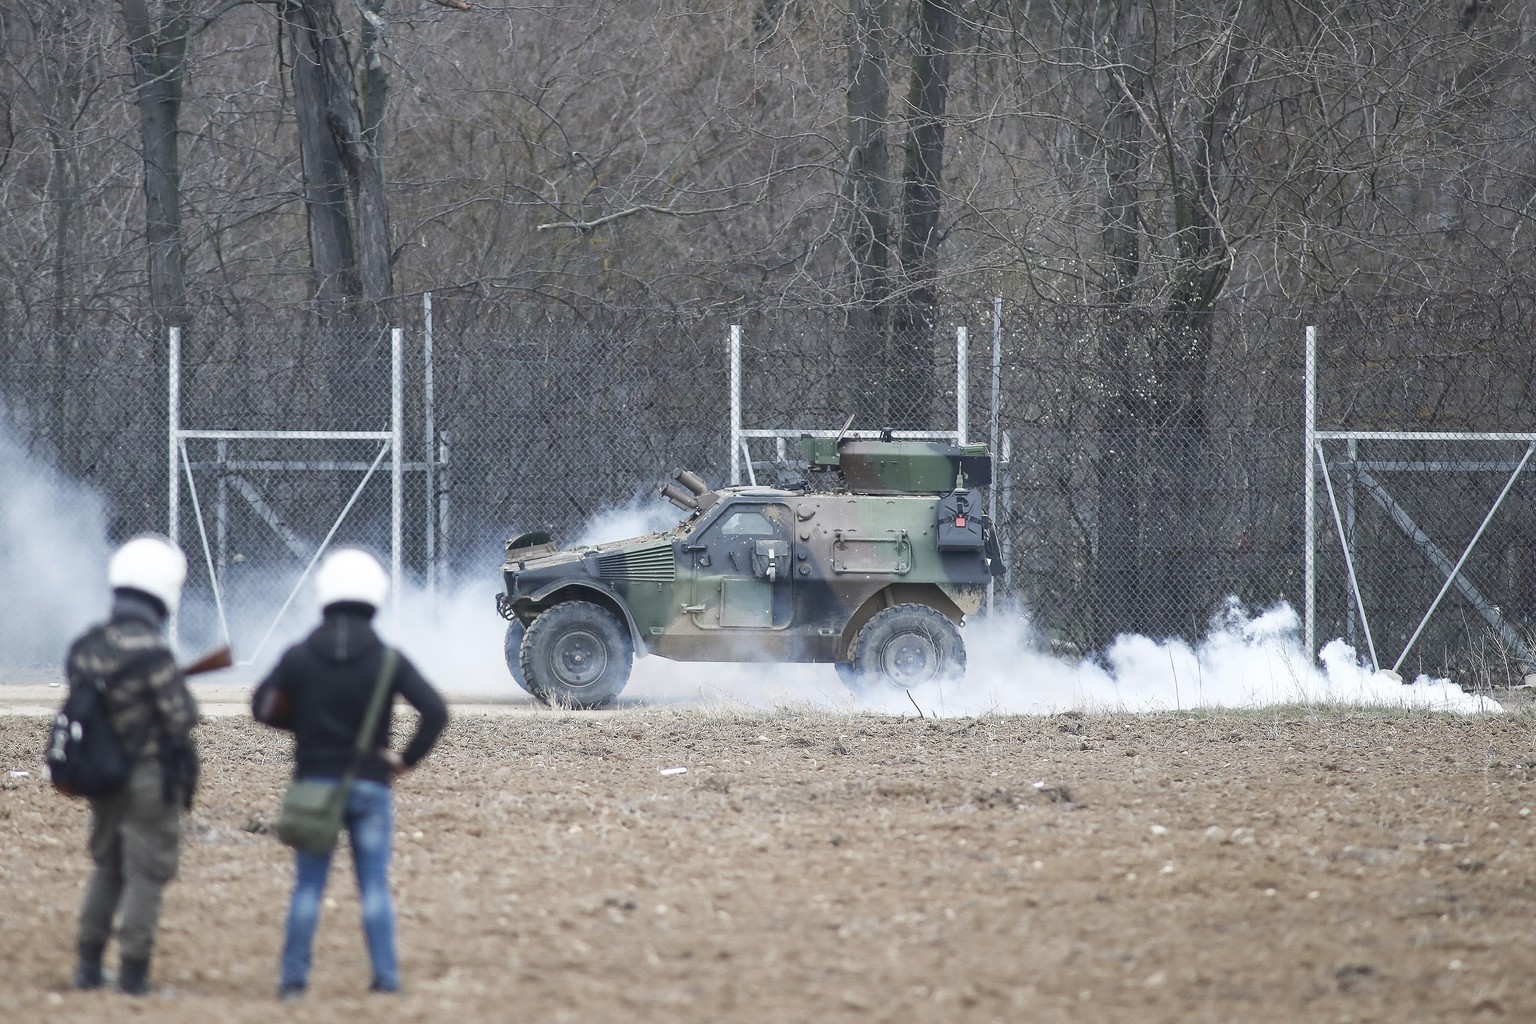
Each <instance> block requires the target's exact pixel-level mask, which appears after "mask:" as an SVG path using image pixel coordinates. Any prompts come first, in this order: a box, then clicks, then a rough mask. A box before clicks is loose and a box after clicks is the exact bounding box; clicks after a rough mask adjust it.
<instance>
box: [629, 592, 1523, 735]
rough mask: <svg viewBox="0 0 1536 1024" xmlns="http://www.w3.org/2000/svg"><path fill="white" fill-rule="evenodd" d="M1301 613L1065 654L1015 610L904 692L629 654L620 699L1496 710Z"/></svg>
mask: <svg viewBox="0 0 1536 1024" xmlns="http://www.w3.org/2000/svg"><path fill="white" fill-rule="evenodd" d="M1300 632H1301V631H1300V620H1299V618H1298V616H1297V614H1296V612H1295V611H1294V610H1293V609H1292V608H1291V607H1290V606H1288V605H1284V604H1281V605H1277V606H1275V607H1273V608H1271V609H1269V610H1267V611H1265V612H1263V613H1261V614H1258V615H1253V614H1250V613H1249V612H1247V611H1246V610H1245V609H1244V608H1243V607H1242V606H1241V605H1240V604H1238V603H1237V602H1236V601H1235V600H1233V601H1230V602H1229V603H1228V606H1227V608H1226V611H1225V612H1224V614H1223V615H1221V616H1219V617H1218V619H1217V620H1216V621H1215V622H1213V623H1212V625H1211V629H1210V630H1209V632H1208V633H1207V634H1206V636H1205V638H1204V639H1203V640H1202V641H1201V642H1200V643H1199V644H1198V645H1196V646H1195V647H1190V646H1189V645H1188V644H1186V643H1185V642H1183V641H1182V640H1152V639H1149V638H1147V637H1144V636H1122V637H1120V638H1119V639H1118V640H1116V641H1115V642H1114V643H1113V644H1112V645H1111V646H1110V647H1109V649H1108V650H1107V651H1105V652H1104V654H1103V655H1102V657H1100V658H1097V659H1094V658H1090V659H1083V660H1078V661H1072V660H1067V659H1064V658H1061V657H1058V656H1056V655H1054V654H1052V653H1051V652H1050V651H1049V650H1048V647H1047V645H1046V644H1045V642H1044V641H1043V640H1041V639H1040V637H1039V635H1038V633H1037V632H1036V631H1035V630H1034V629H1033V628H1032V627H1031V626H1030V624H1029V621H1028V618H1027V617H1026V616H1024V615H1023V614H1021V613H1019V612H1017V611H1005V612H1000V613H999V614H997V615H995V616H992V617H981V618H977V619H975V620H973V621H972V622H971V623H970V624H969V625H967V627H966V628H965V631H964V634H963V635H964V637H965V640H966V648H967V662H968V665H967V671H966V674H965V677H964V678H963V679H959V680H946V681H943V682H935V683H930V684H926V685H923V686H919V687H914V688H913V689H912V690H911V691H910V692H908V691H904V690H892V691H889V692H886V693H882V694H878V695H873V696H864V697H860V698H858V699H855V698H854V697H852V695H850V694H849V693H848V692H847V691H846V690H844V689H843V687H842V686H841V684H840V683H839V682H838V680H837V677H836V675H835V674H834V673H833V671H832V669H831V667H830V666H824V665H823V666H817V665H798V666H774V667H773V668H771V669H762V668H758V667H753V666H739V665H738V666H728V667H727V666H717V665H707V666H700V665H677V664H674V663H670V662H664V661H661V660H660V659H655V658H647V659H644V660H642V661H640V662H638V663H637V665H636V672H635V678H634V680H633V681H632V682H631V683H630V686H629V688H628V689H626V691H625V696H626V697H636V696H641V697H643V698H648V699H652V700H658V701H665V700H676V699H679V697H680V696H682V695H690V696H692V697H694V698H695V699H709V700H715V701H724V702H730V703H739V704H742V705H745V706H749V707H775V706H782V705H793V704H803V705H808V706H812V707H819V708H826V709H829V710H835V709H859V710H868V711H878V712H884V713H888V714H899V715H915V714H917V713H919V711H921V713H922V714H924V715H928V716H937V717H957V716H976V715H986V714H994V715H997V714H1023V715H1048V714H1056V713H1059V712H1062V711H1073V710H1078V711H1088V712H1153V711H1173V710H1185V711H1188V710H1193V709H1197V708H1260V707H1272V706H1279V705H1311V706H1348V707H1360V706H1365V707H1390V708H1421V709H1426V710H1434V711H1448V712H1455V713H1460V714H1475V713H1479V712H1490V713H1497V712H1499V711H1501V710H1502V709H1501V708H1500V706H1499V704H1498V703H1497V702H1496V701H1494V700H1492V699H1490V698H1488V697H1485V696H1481V695H1478V694H1470V693H1466V692H1465V691H1463V690H1462V689H1461V688H1460V687H1459V686H1457V685H1455V684H1454V683H1452V682H1451V681H1450V680H1447V679H1434V678H1430V677H1427V676H1420V677H1418V678H1417V679H1416V680H1414V681H1413V682H1412V683H1409V684H1404V683H1403V682H1399V681H1398V680H1397V679H1396V678H1395V677H1392V676H1389V675H1385V674H1378V673H1376V672H1375V671H1374V670H1373V669H1372V668H1370V667H1369V666H1367V665H1364V664H1362V663H1361V661H1360V659H1359V657H1358V656H1357V655H1356V653H1355V651H1354V650H1353V649H1352V648H1351V647H1350V646H1349V645H1348V644H1346V643H1345V642H1344V641H1342V640H1334V641H1331V642H1330V643H1328V644H1327V645H1325V646H1324V647H1323V649H1322V651H1321V654H1320V660H1321V664H1317V663H1315V662H1314V660H1313V659H1312V658H1309V657H1308V656H1307V655H1306V653H1305V651H1304V650H1303V648H1302V644H1301V638H1300Z"/></svg>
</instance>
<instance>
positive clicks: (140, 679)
mask: <svg viewBox="0 0 1536 1024" xmlns="http://www.w3.org/2000/svg"><path fill="white" fill-rule="evenodd" d="M65 672H66V674H67V675H68V677H69V686H70V689H71V690H73V689H74V688H75V687H76V686H81V685H90V684H91V683H92V682H93V681H94V680H95V679H97V678H102V679H105V680H106V682H107V705H108V707H109V708H110V709H111V713H112V724H113V726H114V727H115V728H116V729H117V734H118V736H120V737H121V738H122V741H123V746H124V747H126V748H127V749H128V750H129V751H130V752H131V753H132V754H133V755H134V757H135V758H136V759H143V758H148V757H155V756H157V755H158V754H159V753H160V749H161V744H162V741H163V740H166V739H170V740H172V741H179V740H185V739H187V738H188V737H189V736H190V734H191V732H192V727H193V726H194V725H196V724H197V702H196V701H195V700H194V699H193V698H192V694H191V693H190V692H189V691H188V690H187V682H186V678H185V677H184V676H183V675H182V674H181V668H180V667H179V666H178V665H177V664H176V659H175V656H174V655H173V654H172V653H171V648H170V645H169V644H167V643H166V640H165V637H163V636H162V635H161V634H160V631H159V630H158V629H156V628H155V627H154V626H152V625H151V624H150V623H148V622H145V621H144V620H143V619H139V618H128V617H115V618H113V619H112V620H111V621H109V622H106V623H104V624H102V625H99V626H95V627H93V628H91V629H90V630H87V631H86V633H85V634H84V635H82V636H81V637H80V638H79V639H78V640H76V641H75V643H74V645H73V646H72V647H70V649H69V656H68V658H67V659H66V660H65Z"/></svg>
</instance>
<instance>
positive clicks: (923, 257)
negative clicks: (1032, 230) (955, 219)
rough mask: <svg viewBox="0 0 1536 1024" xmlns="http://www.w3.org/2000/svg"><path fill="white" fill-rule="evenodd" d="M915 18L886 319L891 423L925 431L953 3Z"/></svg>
mask: <svg viewBox="0 0 1536 1024" xmlns="http://www.w3.org/2000/svg"><path fill="white" fill-rule="evenodd" d="M916 18H917V45H916V48H915V50H914V52H913V54H912V72H911V81H910V85H909V87H908V93H907V119H908V124H907V140H906V159H905V166H904V169H903V172H902V194H901V235H900V241H899V243H898V246H897V253H898V255H899V257H900V260H901V270H900V281H901V290H900V293H899V295H898V296H897V299H896V310H895V316H894V318H893V320H892V359H893V362H894V363H895V370H894V373H893V377H894V378H895V379H896V380H897V381H899V382H900V383H901V390H902V392H903V402H902V403H901V405H900V406H898V407H897V408H894V409H893V410H892V416H891V419H890V425H891V426H893V427H909V428H915V429H927V428H928V427H929V425H930V424H929V417H930V415H931V414H932V412H933V404H934V398H935V390H936V385H937V380H936V372H937V371H936V368H935V366H934V350H933V346H934V329H935V327H936V326H937V316H938V310H939V295H938V280H937V277H938V275H937V262H938V251H939V243H940V241H941V239H942V233H941V231H940V227H939V214H940V211H941V210H942V209H943V197H944V130H945V125H946V122H945V111H946V107H947V105H948V100H949V71H950V58H951V55H952V53H953V51H954V48H955V27H956V21H957V14H956V11H955V5H954V2H953V0H919V3H918V5H917V11H916Z"/></svg>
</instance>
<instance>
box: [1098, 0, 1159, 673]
mask: <svg viewBox="0 0 1536 1024" xmlns="http://www.w3.org/2000/svg"><path fill="white" fill-rule="evenodd" d="M1143 17H1144V10H1143V8H1142V6H1141V2H1140V0H1121V2H1120V6H1119V9H1118V11H1117V12H1116V16H1115V24H1114V28H1113V30H1112V34H1111V40H1112V42H1113V43H1114V46H1115V51H1114V53H1113V54H1112V57H1114V58H1118V61H1119V64H1120V68H1121V70H1120V72H1119V77H1117V78H1114V80H1112V81H1111V82H1110V83H1108V90H1109V96H1108V103H1107V105H1106V111H1105V133H1104V137H1105V140H1106V147H1105V154H1104V156H1105V171H1106V175H1105V176H1106V189H1105V194H1104V199H1103V204H1104V206H1103V216H1102V228H1101V233H1100V248H1101V250H1102V253H1103V256H1104V262H1105V267H1104V276H1103V278H1102V281H1101V284H1100V298H1101V300H1102V301H1103V303H1104V305H1105V307H1106V309H1105V315H1104V321H1103V325H1102V331H1103V336H1102V341H1101V346H1102V347H1101V349H1100V352H1101V356H1102V359H1103V366H1104V371H1103V372H1104V376H1105V387H1106V389H1107V392H1108V398H1107V399H1106V401H1105V402H1104V405H1103V406H1102V408H1101V409H1100V410H1099V429H1098V435H1099V438H1098V455H1097V458H1096V460H1095V463H1094V465H1095V469H1096V470H1097V476H1098V545H1097V550H1096V551H1095V552H1094V560H1093V570H1092V586H1091V587H1090V591H1089V592H1090V601H1091V605H1092V627H1091V629H1092V636H1093V640H1094V643H1095V644H1097V645H1105V644H1108V643H1109V642H1110V641H1112V640H1113V639H1114V638H1115V636H1116V635H1117V634H1118V633H1120V632H1123V631H1127V630H1134V629H1139V628H1141V625H1142V623H1144V622H1145V619H1146V607H1145V604H1144V601H1143V594H1142V586H1141V577H1142V574H1141V565H1140V555H1141V531H1142V520H1141V496H1142V488H1141V472H1140V467H1141V458H1142V444H1143V443H1144V439H1145V435H1146V416H1147V408H1146V402H1145V401H1144V399H1143V398H1142V397H1141V396H1140V390H1141V389H1140V388H1139V387H1138V386H1137V382H1136V379H1135V376H1136V369H1135V363H1134V361H1133V360H1132V358H1131V353H1132V351H1133V349H1134V347H1135V345H1136V344H1137V342H1138V341H1139V335H1140V333H1141V332H1140V330H1139V327H1140V325H1139V322H1138V321H1139V318H1137V317H1136V316H1135V315H1134V313H1133V312H1132V309H1131V307H1132V304H1133V302H1134V300H1135V287H1136V281H1137V278H1138V277H1139V275H1140V273H1141V225H1140V211H1139V201H1138V193H1137V179H1138V178H1139V176H1140V175H1141V173H1142V170H1143V161H1144V160H1145V159H1146V149H1147V147H1146V143H1145V140H1144V138H1143V128H1142V120H1141V113H1140V111H1139V109H1138V107H1139V105H1140V103H1141V102H1142V100H1143V99H1144V98H1145V95H1146V69H1145V62H1144V53H1143V44H1142V39H1143V31H1144V27H1143V23H1142V19H1143Z"/></svg>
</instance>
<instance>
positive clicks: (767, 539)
mask: <svg viewBox="0 0 1536 1024" xmlns="http://www.w3.org/2000/svg"><path fill="white" fill-rule="evenodd" d="M790 522H791V519H790V511H789V507H788V506H787V505H784V504H782V503H780V502H774V501H762V502H757V501H753V502H739V501H738V502H732V503H731V504H729V505H727V506H726V507H725V508H724V509H722V510H721V512H720V513H719V514H718V515H716V516H714V517H713V518H711V519H710V520H708V521H707V522H705V523H704V524H702V525H701V526H700V528H699V530H698V531H697V532H696V533H695V534H694V535H693V536H692V537H690V538H689V539H688V541H687V542H685V543H684V545H683V551H684V553H685V554H686V555H688V556H690V557H692V559H693V573H692V575H693V581H694V582H693V600H692V602H691V603H690V605H689V606H688V609H687V610H688V611H689V612H690V613H692V615H693V621H694V624H695V625H697V626H698V628H700V629H783V628H784V627H786V626H788V625H789V622H790V617H791V611H792V608H793V603H792V602H793V595H792V593H791V588H792V587H793V585H794V574H793V573H792V572H791V566H790V562H791V558H792V550H791V540H790V538H791V531H790V526H789V524H790Z"/></svg>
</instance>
